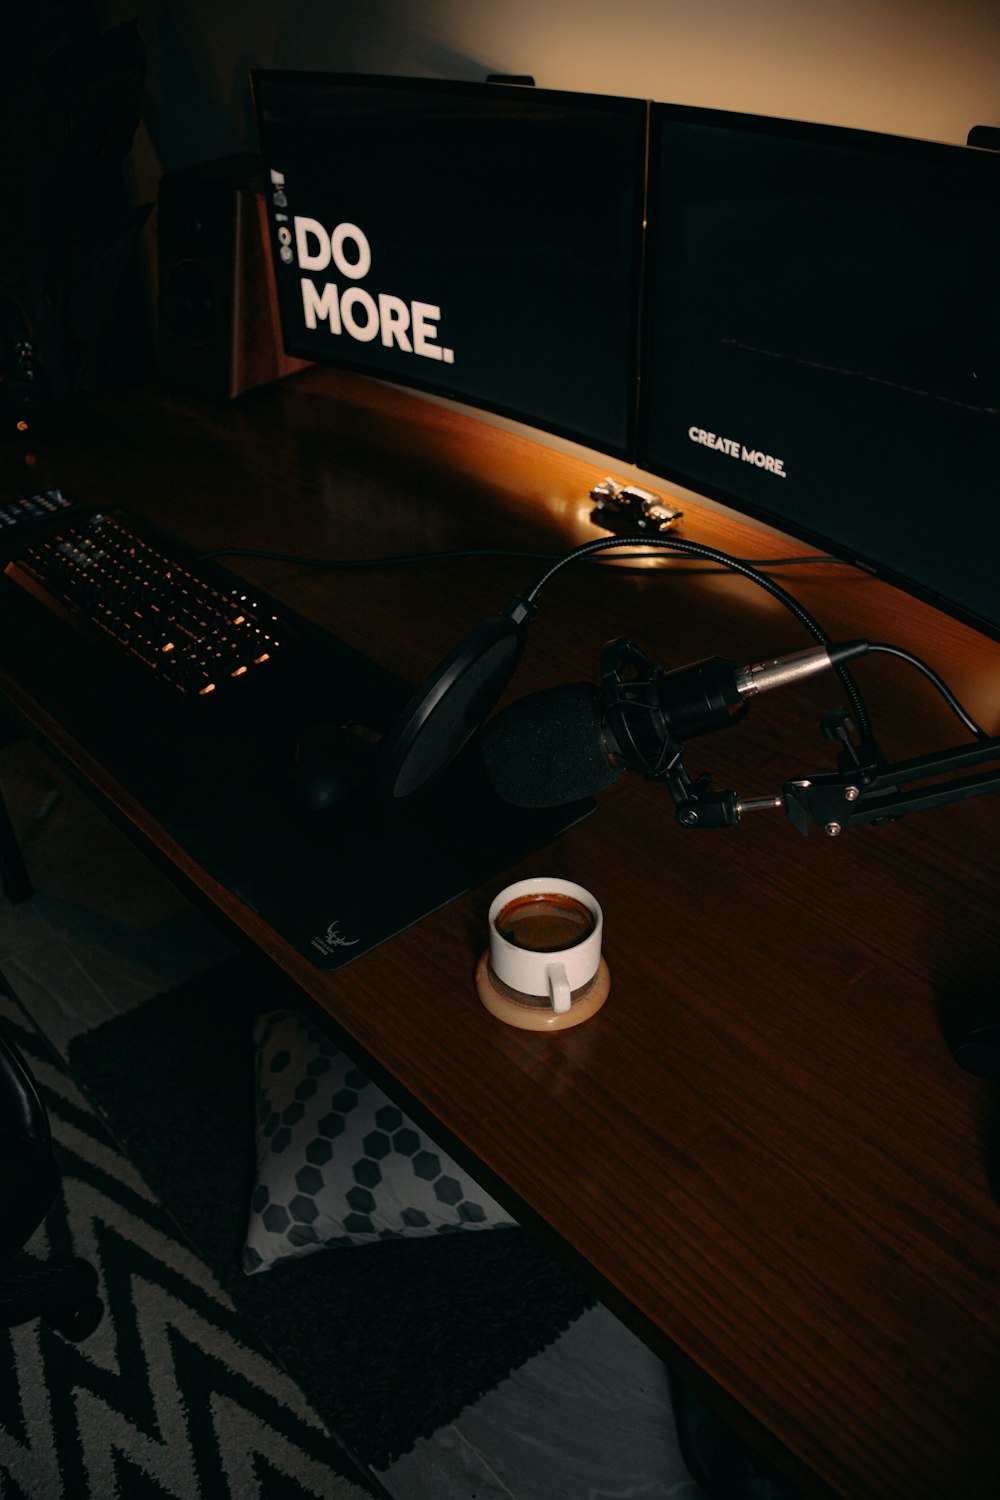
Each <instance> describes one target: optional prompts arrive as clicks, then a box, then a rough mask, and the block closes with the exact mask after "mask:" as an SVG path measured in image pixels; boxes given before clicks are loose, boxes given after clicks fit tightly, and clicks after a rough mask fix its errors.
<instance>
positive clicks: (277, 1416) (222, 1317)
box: [0, 989, 382, 1500]
mask: <svg viewBox="0 0 1000 1500" xmlns="http://www.w3.org/2000/svg"><path fill="white" fill-rule="evenodd" d="M0 1015H2V1016H3V1018H4V1020H5V1021H6V1022H7V1023H8V1024H9V1025H10V1027H11V1029H12V1031H13V1034H14V1037H15V1040H16V1042H17V1044H18V1046H19V1047H20V1049H21V1051H22V1052H23V1053H24V1055H25V1057H26V1058H27V1060H28V1062H29V1064H30V1066H31V1068H32V1070H33V1072H34V1073H35V1077H36V1080H37V1082H38V1085H39V1089H40V1092H41V1093H42V1096H43V1099H44V1101H45V1104H46V1107H47V1109H48V1111H49V1116H50V1121H51V1125H52V1132H53V1137H54V1140H55V1143H56V1150H57V1155H58V1159H59V1164H60V1167H61V1170H62V1174H63V1180H62V1193H61V1197H60V1199H59V1201H58V1202H57V1204H56V1206H55V1208H54V1209H53V1210H52V1212H51V1213H50V1215H49V1217H48V1219H47V1221H46V1224H45V1226H44V1227H43V1229H42V1230H40V1231H39V1232H38V1234H37V1235H36V1236H35V1238H34V1239H33V1240H32V1242H31V1244H30V1245H29V1246H28V1249H29V1250H30V1251H31V1252H32V1253H33V1254H36V1255H38V1256H40V1257H41V1258H47V1257H48V1256H49V1255H50V1254H52V1255H67V1254H75V1255H81V1256H83V1257H85V1258H86V1259H87V1260H89V1261H90V1262H91V1263H92V1264H93V1266H94V1267H95V1268H96V1270H97V1272H98V1275H99V1278H100V1283H101V1290H100V1295H101V1297H102V1299H103V1301H104V1304H105V1308H106V1312H105V1316H104V1319H103V1321H102V1323H101V1325H100V1326H99V1327H98V1329H97V1330H96V1332H95V1333H93V1334H92V1335H91V1336H90V1338H88V1339H86V1340H84V1341H82V1342H81V1343H79V1344H71V1343H69V1342H67V1341H66V1340H64V1339H63V1338H62V1337H61V1336H60V1335H59V1334H57V1333H55V1332H53V1331H52V1330H51V1329H49V1328H48V1327H46V1325H45V1324H43V1323H42V1322H41V1320H35V1321H33V1322H31V1323H27V1324H23V1325H21V1326H20V1327H18V1328H14V1329H0V1495H2V1496H3V1497H4V1500H154V1497H155V1500H164V1497H176V1500H216V1497H219V1500H256V1497H259V1500H306V1497H317V1500H364V1496H365V1494H366V1493H369V1492H370V1493H373V1494H377V1493H382V1492H381V1491H380V1490H379V1489H378V1487H377V1486H376V1485H375V1484H374V1483H373V1482H370V1481H369V1480H368V1479H367V1478H364V1477H362V1473H361V1470H360V1469H358V1468H356V1467H355V1466H354V1464H353V1462H352V1460H351V1458H350V1457H349V1456H348V1455H347V1454H346V1453H345V1451H344V1450H343V1448H342V1446H341V1445H340V1443H339V1442H338V1441H337V1439H336V1438H335V1437H334V1436H333V1435H332V1433H331V1432H330V1430H329V1429H328V1427H327V1426H326V1425H325V1424H324V1422H323V1420H322V1419H321V1417H320V1416H319V1415H317V1413H316V1411H315V1409H314V1408H313V1407H312V1406H311V1405H310V1403H309V1401H308V1400H307V1399H306V1397H305V1396H304V1395H303V1392H302V1390H301V1389H300V1387H299V1386H298V1385H297V1384H296V1382H295V1381H294V1380H293V1379H291V1378H290V1376H289V1375H288V1374H287V1373H286V1372H285V1370H283V1369H282V1368H281V1366H280V1365H279V1363H278V1362H277V1361H276V1360H275V1358H274V1357H273V1355H272V1354H271V1353H270V1352H269V1351H268V1349H267V1347H266V1346H265V1344H264V1342H263V1341H262V1339H261V1338H260V1336H259V1333H258V1331H257V1330H256V1329H255V1326H254V1324H253V1322H252V1320H251V1319H249V1318H248V1317H247V1316H246V1315H245V1314H243V1313H241V1312H240V1311H239V1310H238V1309H237V1308H236V1307H235V1306H234V1304H233V1301H232V1299H231V1298H230V1296H229V1295H228V1294H227V1293H226V1291H225V1290H224V1289H223V1287H222V1286H221V1285H220V1283H219V1281H218V1279H217V1278H216V1276H215V1275H214V1274H213V1272H212V1271H211V1270H210V1269H209V1267H208V1265H207V1264H206V1263H205V1262H204V1260H202V1259H201V1258H200V1257H199V1256H198V1255H197V1254H196V1253H195V1252H194V1251H193V1250H192V1249H191V1247H190V1245H189V1244H188V1243H187V1242H186V1241H185V1239H184V1238H183V1236H182V1235H181V1234H180V1233H179V1231H178V1227H177V1225H176V1223H175V1221H174V1220H173V1218H172V1217H171V1216H170V1214H168V1213H167V1211H166V1210H165V1209H164V1207H163V1206H162V1204H161V1203H160V1202H159V1201H158V1200H157V1198H156V1197H155V1196H154V1194H153V1192H152V1191H151V1190H150V1188H149V1186H148V1185H147V1183H146V1182H145V1181H144V1179H143V1177H142V1176H141V1175H140V1174H139V1172H138V1171H137V1170H136V1168H135V1166H134V1165H133V1164H132V1162H131V1161H130V1160H129V1159H127V1158H126V1157H125V1156H124V1155H123V1154H122V1152H121V1151H120V1150H119V1149H118V1148H117V1147H116V1146H115V1144H114V1143H113V1142H112V1140H111V1139H110V1137H109V1136H108V1134H107V1132H106V1131H105V1129H104V1128H103V1126H102V1124H101V1122H100V1121H99V1119H98V1118H97V1116H96V1115H95V1114H94V1112H93V1110H92V1109H91V1107H90V1105H89V1104H88V1102H87V1100H86V1099H85V1098H84V1096H83V1095H82V1094H81V1092H80V1091H79V1090H78V1089H77V1088H76V1087H75V1086H74V1084H73V1083H72V1081H71V1080H70V1078H69V1077H68V1076H67V1074H66V1072H65V1070H64V1069H63V1068H62V1066H61V1065H60V1064H59V1063H58V1062H57V1061H56V1060H55V1059H54V1057H53V1055H52V1053H51V1052H50V1050H49V1049H48V1047H47V1046H46V1044H45V1043H44V1041H42V1039H41V1038H40V1037H39V1036H38V1034H37V1032H35V1031H34V1030H33V1029H32V1028H31V1027H30V1025H29V1024H28V1022H27V1020H26V1018H25V1016H24V1013H23V1011H21V1009H20V1007H19V1006H18V1005H17V1003H16V1002H15V1001H14V1000H13V999H11V998H10V997H9V996H8V995H7V994H5V993H3V991H2V989H0ZM348 1475H352V1476H353V1478H348V1477H345V1476H348Z"/></svg>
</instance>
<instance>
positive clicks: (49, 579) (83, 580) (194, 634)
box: [5, 510, 294, 701]
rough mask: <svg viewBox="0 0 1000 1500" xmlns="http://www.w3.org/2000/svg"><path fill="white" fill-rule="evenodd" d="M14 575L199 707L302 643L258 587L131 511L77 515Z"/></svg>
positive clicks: (27, 552)
mask: <svg viewBox="0 0 1000 1500" xmlns="http://www.w3.org/2000/svg"><path fill="white" fill-rule="evenodd" d="M5 572H6V574H7V576H8V577H9V578H11V579H13V580H14V581H15V582H16V583H18V584H20V585H21V586H22V587H24V588H25V589H27V590H28V591H29V592H30V593H32V594H34V595H35V596H36V597H37V598H40V599H41V600H42V602H43V603H45V604H46V605H48V606H49V607H50V608H53V609H55V610H56V612H57V613H64V614H66V615H67V616H68V617H69V618H70V619H71V621H72V622H73V623H74V624H81V623H82V624H83V626H84V628H87V626H93V627H95V628H96V630H97V631H99V632H101V633H103V635H105V636H107V637H110V638H111V639H112V640H114V641H115V642H117V644H118V645H119V646H120V647H121V648H122V649H123V650H124V651H125V652H127V653H128V654H129V656H130V657H131V658H132V659H133V660H134V661H137V662H139V663H141V664H142V666H143V667H145V669H146V670H147V671H148V672H149V673H150V674H151V676H153V677H155V679H156V680H157V681H159V682H161V683H162V684H164V686H166V687H168V688H169V689H170V690H171V691H172V692H173V693H174V695H175V696H177V695H179V696H180V697H181V698H184V699H188V700H191V701H204V700H208V699H213V698H215V697H217V696H218V695H220V694H224V693H227V692H229V691H230V690H234V689H235V688H236V687H237V686H238V685H241V684H242V683H244V682H249V681H252V680H255V679H256V678H257V677H258V674H260V673H261V672H262V671H264V670H270V669H271V666H272V663H273V662H274V660H275V658H276V657H280V656H281V654H282V653H283V652H284V651H285V650H287V648H288V646H289V644H290V642H291V640H292V638H293V636H294V631H293V629H292V627H291V626H290V625H288V624H287V623H286V622H284V621H282V620H281V619H280V618H279V617H278V616H277V615H275V614H272V613H271V612H270V607H269V606H265V607H261V608H259V607H258V605H257V603H256V602H255V601H254V596H253V593H252V591H251V590H250V588H249V586H248V585H245V584H241V583H240V582H239V581H238V580H234V579H232V578H230V576H229V575H227V574H225V573H224V571H223V570H222V569H221V568H219V569H216V568H213V567H212V565H211V564H207V563H205V564H203V563H200V562H199V561H198V559H197V557H196V556H195V555H194V554H186V553H185V551H184V549H183V547H182V546H181V544H180V543H177V542H174V541H173V540H172V539H171V538H169V537H164V536H161V535H160V534H158V533H156V532H155V531H154V530H153V528H152V527H150V526H148V525H147V523H145V522H143V521H141V520H139V518H137V517H135V516H132V515H130V514H129V513H128V512H126V511H123V510H115V511H113V512H104V513H97V514H93V515H86V516H83V517H79V516H74V518H73V524H71V525H65V526H63V527H62V528H60V529H59V530H58V531H56V532H54V533H52V534H51V535H48V536H46V537H44V538H43V539H40V540H38V541H37V542H35V543H34V544H33V545H31V546H29V547H26V548H25V549H24V550H23V551H22V552H21V553H20V554H19V556H18V557H17V558H16V559H14V560H13V561H11V562H9V563H8V564H7V567H6V569H5Z"/></svg>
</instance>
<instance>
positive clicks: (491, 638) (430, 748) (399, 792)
mask: <svg viewBox="0 0 1000 1500" xmlns="http://www.w3.org/2000/svg"><path fill="white" fill-rule="evenodd" d="M531 614H532V607H531V605H530V604H528V603H527V601H526V600H524V599H521V598H515V599H512V600H511V602H510V604H508V605H507V607H506V609H504V610H502V611H501V612H500V614H498V615H493V616H492V617H491V618H490V619H488V620H484V621H483V623H482V624H481V625H477V626H476V628H475V630H473V631H470V633H469V634H468V635H467V636H466V637H465V639H464V640H463V641H460V642H459V644H458V645H457V646H456V647H455V648H454V650H452V651H449V653H448V655H447V656H446V657H445V658H444V660H443V661H442V662H441V663H440V664H439V665H438V666H437V667H436V668H435V670H434V671H433V672H432V673H431V675H430V676H429V677H428V678H427V680H426V681H425V682H424V683H423V685H422V686H421V687H419V688H418V689H417V691H416V692H415V693H414V694H413V697H412V698H411V699H410V701H409V703H407V705H406V707H405V708H404V709H403V711H402V713H401V714H400V715H399V718H398V719H397V720H396V722H395V724H394V725H393V727H392V728H391V729H390V731H389V733H388V734H387V735H386V737H385V739H384V740H383V741H382V743H381V745H380V746H379V768H378V772H377V780H376V786H377V790H378V792H379V793H380V794H381V795H382V796H383V797H386V798H389V799H391V800H394V801H399V800H400V799H401V798H404V797H409V796H410V795H411V794H412V793H413V792H416V791H419V790H420V788H421V787H422V786H424V785H425V784H426V783H427V782H428V781H430V780H432V779H433V777H435V776H437V775H439V774H440V773H441V772H442V771H444V770H445V769H446V768H447V767H448V766H449V765H450V764H451V762H452V761H453V760H454V759H455V757H456V755H458V753H459V751H460V750H462V749H464V747H465V746H466V744H467V743H468V742H469V740H470V739H471V738H472V736H473V735H474V734H475V732H476V730H477V729H479V727H480V725H481V724H482V723H483V720H484V719H485V718H486V715H487V714H488V713H489V711H490V709H491V708H492V707H493V705H494V704H495V703H496V702H497V700H498V699H499V698H500V695H501V694H502V693H503V690H504V688H505V687H506V686H507V683H508V682H509V681H510V679H511V677H512V676H513V673H514V669H515V667H516V666H517V664H518V662H519V661H520V659H521V653H522V652H523V650H524V645H525V639H526V636H527V622H528V620H529V619H530V617H531Z"/></svg>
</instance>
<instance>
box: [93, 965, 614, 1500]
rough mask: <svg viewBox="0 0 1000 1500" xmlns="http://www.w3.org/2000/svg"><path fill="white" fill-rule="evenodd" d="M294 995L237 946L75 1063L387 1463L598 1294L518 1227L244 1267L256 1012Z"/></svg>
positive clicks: (260, 1309)
mask: <svg viewBox="0 0 1000 1500" xmlns="http://www.w3.org/2000/svg"><path fill="white" fill-rule="evenodd" d="M290 998H291V999H292V1001H293V1003H294V1001H297V1000H298V998H299V997H298V995H297V992H293V991H292V992H286V991H285V990H283V989H282V988H281V986H280V985H279V984H278V983H277V981H276V980H275V978H274V976H273V975H271V974H270V972H263V971H262V970H261V968H260V966H259V965H257V964H255V963H253V962H252V961H250V960H249V959H246V960H244V959H234V960H232V961H231V962H230V963H228V964H225V965H222V966H220V967H219V968H217V969H214V970H212V971H209V972H208V973H206V974H203V975H199V976H197V977H196V978H195V979H192V980H189V981H187V982H186V983H185V984H182V985H179V986H178V987H177V988H176V989H173V990H171V991H169V992H167V993H165V994H162V995H158V996H154V997H153V998H151V999H149V1000H146V1001H144V1002H143V1003H142V1004H141V1005H139V1006H137V1007H136V1008H135V1009H134V1010H132V1011H129V1012H128V1013H126V1014H124V1015H121V1016H118V1017H116V1018H115V1019H114V1020H112V1021H108V1022H106V1023H105V1024H104V1025H102V1026H100V1027H98V1028H97V1029H96V1030H94V1031H91V1032H88V1033H86V1034H85V1035H82V1036H80V1037H78V1038H77V1039H76V1040H75V1041H74V1042H73V1043H72V1045H71V1048H70V1064H71V1068H72V1071H73V1075H74V1077H75V1078H76V1079H77V1081H78V1082H79V1084H80V1086H81V1087H82V1088H83V1089H85V1090H86V1092H87V1095H88V1097H89V1098H90V1099H91V1100H92V1101H93V1102H94V1103H95V1105H96V1106H97V1108H98V1109H99V1111H100V1114H101V1117H102V1118H103V1119H104V1120H105V1121H106V1122H107V1123H108V1125H109V1127H110V1129H111V1130H112V1132H113V1134H114V1137H115V1139H116V1140H117V1141H118V1142H119V1143H120V1145H121V1146H122V1147H123V1149H124V1150H125V1151H126V1152H127V1155H128V1157H129V1159H130V1160H131V1161H132V1162H133V1163H134V1164H135V1166H136V1167H137V1168H138V1169H139V1170H140V1171H141V1172H142V1175H143V1178H144V1179H145V1181H146V1182H147V1183H148V1184H149V1185H150V1187H151V1188H152V1189H153V1191H154V1192H155V1193H156V1194H157V1197H158V1199H159V1201H160V1202H161V1203H162V1204H163V1205H164V1206H165V1207H166V1208H168V1209H169V1210H170V1213H171V1214H172V1216H173V1218H174V1221H175V1222H176V1223H177V1225H178V1226H179V1227H180V1229H181V1230H182V1232H183V1234H184V1235H185V1237H186V1239H187V1241H188V1243H189V1244H191V1245H192V1246H193V1247H194V1248H195V1249H196V1250H197V1252H198V1253H199V1255H200V1256H201V1258H202V1260H203V1261H204V1262H205V1263H206V1264H207V1265H208V1266H210V1267H211V1268H212V1270H213V1272H214V1274H215V1276H216V1277H217V1279H218V1282H219V1284H220V1286H221V1287H222V1289H223V1290H224V1292H225V1294H226V1295H227V1296H228V1297H229V1298H230V1299H231V1301H232V1303H233V1305H234V1306H235V1307H237V1308H238V1309H239V1310H240V1311H241V1312H243V1313H244V1314H245V1315H247V1316H248V1317H249V1318H251V1319H252V1323H253V1327H254V1328H255V1329H256V1330H257V1332H258V1334H259V1336H260V1337H261V1339H262V1340H263V1343H264V1345H265V1346H266V1347H267V1348H268V1349H270V1350H271V1351H272V1352H273V1353H274V1355H275V1356H276V1357H277V1358H278V1359H279V1360H280V1363H281V1365H282V1366H283V1367H284V1368H285V1369H287V1370H288V1372H289V1373H290V1375H291V1376H292V1377H293V1378H294V1380H295V1381H296V1383H297V1385H298V1386H299V1388H300V1389H301V1390H302V1391H304V1392H305V1393H306V1395H307V1397H308V1399H309V1402H310V1404H311V1406H312V1408H313V1410H315V1411H317V1412H319V1413H320V1414H321V1416H322V1417H323V1418H324V1419H325V1420H326V1422H327V1423H328V1425H329V1426H330V1428H331V1429H332V1430H333V1431H335V1432H337V1433H338V1434H340V1435H341V1436H342V1437H344V1438H345V1439H346V1440H347V1442H348V1444H349V1447H350V1451H351V1453H352V1455H353V1456H354V1457H355V1458H356V1459H358V1460H360V1461H361V1462H362V1463H363V1464H364V1465H366V1466H368V1467H369V1468H371V1469H373V1470H375V1471H376V1472H380V1471H383V1470H385V1469H387V1468H388V1467H389V1466H390V1464H391V1463H392V1462H393V1461H394V1460H395V1459H397V1458H399V1457H400V1456H401V1455H402V1454H405V1453H407V1452H409V1451H410V1450H411V1449H412V1448H413V1446H414V1444H415V1443H416V1442H417V1441H418V1439H420V1438H426V1437H430V1436H431V1435H432V1434H433V1433H435V1432H436V1431H438V1430H439V1429H440V1428H441V1427H443V1426H445V1425H446V1424H447V1423H449V1422H452V1421H454V1419H455V1418H456V1417H457V1416H458V1415H459V1413H461V1412H463V1411H464V1410H465V1409H466V1408H467V1407H468V1406H469V1405H470V1404H471V1403H473V1402H475V1401H476V1400H478V1399H479V1398H480V1397H482V1396H483V1395H485V1394H486V1393H487V1392H489V1391H491V1390H493V1389H494V1388H495V1387H496V1386H497V1385H498V1384H499V1383H500V1381H502V1380H504V1379H505V1378H506V1377H507V1376H508V1375H509V1374H510V1373H511V1372H512V1371H514V1370H516V1369H518V1368H519V1367H520V1366H521V1365H523V1364H524V1362H525V1361H526V1360H528V1359H529V1358H531V1357H532V1356H533V1355H535V1354H537V1353H539V1352H540V1351H541V1350H543V1349H545V1348H546V1347H548V1345H549V1344H551V1343H552V1342H553V1341H554V1340H555V1339H556V1338H557V1337H558V1336H559V1335H560V1334H561V1333H562V1332H563V1331H564V1330H565V1329H567V1328H568V1327H569V1326H570V1324H571V1323H573V1322H574V1321H575V1320H576V1319H577V1318H578V1317H579V1316H580V1315H581V1314H582V1312H583V1311H584V1310H585V1309H586V1308H588V1307H590V1306H592V1305H593V1302H594V1298H593V1295H592V1294H591V1293H590V1291H589V1289H587V1288H586V1287H584V1285H583V1284H582V1283H581V1282H580V1281H579V1280H578V1279H577V1278H576V1277H574V1276H573V1275H571V1274H570V1273H569V1272H568V1271H567V1270H566V1268H565V1267H564V1266H563V1265H562V1264H561V1263H559V1262H557V1261H556V1260H555V1259H554V1258H553V1257H552V1256H551V1255H550V1254H549V1253H548V1252H547V1251H546V1250H544V1249H543V1248H542V1247H541V1246H540V1244H539V1243H538V1242H537V1241H536V1240H535V1239H534V1237H533V1236H531V1235H529V1234H528V1233H527V1232H526V1231H525V1230H522V1229H518V1228H513V1229H509V1228H508V1229H497V1230H494V1231H486V1232H481V1233H467V1234H461V1233H459V1234H448V1235H444V1236H441V1235H439V1236H436V1237H433V1238H430V1239H427V1238H418V1239H404V1240H397V1241H394V1242H387V1243H384V1244H378V1245H371V1246H367V1245H366V1246H357V1247H352V1248H348V1249H332V1250H322V1251H320V1252H319V1253H317V1254H314V1255H310V1256H308V1257H306V1258H305V1259H302V1260H296V1261H291V1262H285V1263H283V1264H281V1265H278V1266H275V1267H273V1268H272V1269H271V1270H269V1271H267V1272H266V1273H264V1274H258V1275H252V1276H247V1275H246V1274H244V1271H243V1269H242V1252H243V1239H244V1236H245V1233H246V1226H247V1217H248V1208H249V1204H250V1199H251V1195H252V1193H253V1178H254V1170H255V1160H254V1157H255V1152H254V1045H253V1023H254V1017H255V1015H256V1014H257V1013H258V1012H259V1011H261V1010H270V1009H272V1008H273V1007H274V1006H275V1004H278V1005H281V1004H282V1003H288V1001H289V999H290ZM269 1500H270V1497H269Z"/></svg>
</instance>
